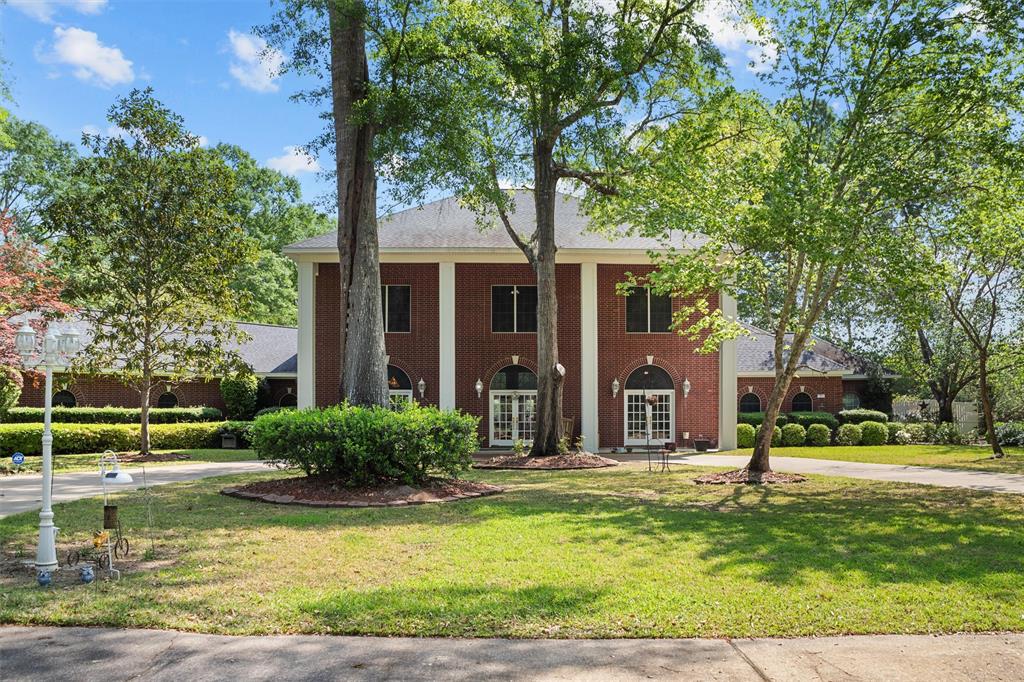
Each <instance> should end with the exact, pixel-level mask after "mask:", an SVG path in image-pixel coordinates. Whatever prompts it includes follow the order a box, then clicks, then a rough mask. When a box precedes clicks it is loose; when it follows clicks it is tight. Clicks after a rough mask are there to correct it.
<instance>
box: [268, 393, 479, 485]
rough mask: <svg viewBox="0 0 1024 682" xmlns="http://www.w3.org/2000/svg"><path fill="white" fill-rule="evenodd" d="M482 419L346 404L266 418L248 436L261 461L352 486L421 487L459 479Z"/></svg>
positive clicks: (416, 409)
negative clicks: (437, 478) (438, 478)
mask: <svg viewBox="0 0 1024 682" xmlns="http://www.w3.org/2000/svg"><path fill="white" fill-rule="evenodd" d="M478 422H479V418H478V417H474V416H471V415H467V414H464V413H462V412H459V411H456V410H452V411H442V410H439V409H437V408H436V407H427V406H420V405H416V404H415V403H413V404H409V405H408V406H405V407H402V408H400V409H395V410H390V409H387V408H383V407H373V408H365V407H356V406H349V405H342V406H338V407H328V408H325V409H322V410H318V409H305V410H287V411H284V410H283V411H280V412H274V413H271V414H265V415H263V416H261V417H259V418H258V419H256V421H255V422H253V425H252V427H251V429H250V433H251V434H252V445H253V448H254V449H255V450H256V454H257V456H259V457H260V459H268V460H282V461H284V462H285V463H287V464H289V465H291V466H293V467H296V468H299V469H302V470H303V471H305V472H306V475H308V476H328V477H331V478H336V479H338V480H339V481H341V482H344V483H347V484H349V485H371V484H374V483H378V482H381V481H400V482H402V483H407V484H411V483H419V482H422V481H424V480H425V479H427V478H429V477H430V476H431V475H433V474H440V475H443V476H449V477H451V476H458V475H459V474H461V473H463V472H465V471H466V470H468V469H469V467H470V465H471V464H472V454H473V453H474V452H475V451H476V449H477V447H478V446H479V444H480V443H479V438H478V436H477V423H478Z"/></svg>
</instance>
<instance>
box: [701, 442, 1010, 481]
mask: <svg viewBox="0 0 1024 682" xmlns="http://www.w3.org/2000/svg"><path fill="white" fill-rule="evenodd" d="M751 452H752V450H734V451H730V452H723V453H721V454H723V455H747V456H749V455H750V453H751ZM771 454H773V455H777V456H779V457H811V458H814V459H835V460H841V461H843V462H876V463H878V464H907V465H912V466H928V467H942V468H946V469H975V470H977V471H999V472H1003V473H1008V474H1024V450H1021V449H1020V448H1017V449H1014V448H1009V449H1007V451H1006V457H1003V458H1002V459H992V450H991V449H990V448H989V447H988V446H982V445H879V446H866V445H857V446H853V447H839V446H831V447H827V448H814V447H802V448H772V452H771Z"/></svg>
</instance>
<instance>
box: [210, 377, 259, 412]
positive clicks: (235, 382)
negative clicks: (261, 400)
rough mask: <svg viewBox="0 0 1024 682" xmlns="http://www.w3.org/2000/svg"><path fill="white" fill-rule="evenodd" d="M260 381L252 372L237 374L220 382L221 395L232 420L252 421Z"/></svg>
mask: <svg viewBox="0 0 1024 682" xmlns="http://www.w3.org/2000/svg"><path fill="white" fill-rule="evenodd" d="M259 384H260V381H259V379H258V378H257V377H256V375H255V374H253V373H252V372H247V371H243V372H235V373H234V374H230V375H228V376H226V377H224V378H222V379H221V380H220V395H221V397H222V398H224V405H225V406H226V407H227V411H228V418H230V419H252V417H253V413H254V412H256V399H257V394H258V389H259Z"/></svg>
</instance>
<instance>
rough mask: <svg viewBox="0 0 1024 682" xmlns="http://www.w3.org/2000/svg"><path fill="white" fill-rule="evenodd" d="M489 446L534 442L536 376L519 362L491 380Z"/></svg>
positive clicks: (503, 369)
mask: <svg viewBox="0 0 1024 682" xmlns="http://www.w3.org/2000/svg"><path fill="white" fill-rule="evenodd" d="M489 398H490V403H491V419H490V432H489V434H488V440H489V441H490V444H491V445H514V444H515V442H516V441H517V440H522V441H525V442H527V443H530V442H532V441H533V435H534V433H535V432H536V428H537V375H536V374H534V373H533V372H532V371H531V370H529V369H527V368H526V367H523V366H522V365H509V366H507V367H504V368H502V369H501V370H499V371H498V372H497V373H496V374H495V375H494V377H493V378H492V379H491V386H490V393H489Z"/></svg>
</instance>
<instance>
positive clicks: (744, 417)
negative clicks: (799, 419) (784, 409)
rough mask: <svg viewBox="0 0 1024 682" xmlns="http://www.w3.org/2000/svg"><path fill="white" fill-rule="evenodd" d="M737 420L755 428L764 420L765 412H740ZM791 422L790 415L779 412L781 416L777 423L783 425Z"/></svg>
mask: <svg viewBox="0 0 1024 682" xmlns="http://www.w3.org/2000/svg"><path fill="white" fill-rule="evenodd" d="M736 420H737V421H738V422H739V423H741V424H750V425H751V426H753V427H754V428H757V427H758V426H760V425H761V422H763V421H764V412H740V413H739V414H738V415H737V416H736ZM788 423H789V417H787V416H786V415H784V414H779V418H778V419H777V420H776V422H775V425H776V426H778V427H783V426H785V425H786V424H788Z"/></svg>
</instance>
